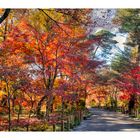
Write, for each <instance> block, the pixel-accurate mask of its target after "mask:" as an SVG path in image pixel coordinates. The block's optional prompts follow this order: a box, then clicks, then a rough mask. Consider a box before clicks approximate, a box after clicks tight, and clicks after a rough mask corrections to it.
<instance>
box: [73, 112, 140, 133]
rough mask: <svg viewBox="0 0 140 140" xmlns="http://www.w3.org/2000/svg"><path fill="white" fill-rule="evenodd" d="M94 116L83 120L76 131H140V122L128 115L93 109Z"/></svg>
mask: <svg viewBox="0 0 140 140" xmlns="http://www.w3.org/2000/svg"><path fill="white" fill-rule="evenodd" d="M90 111H91V112H92V113H93V115H92V116H91V117H90V118H88V119H87V120H83V121H82V122H81V124H80V125H79V126H77V127H76V128H75V129H74V131H140V121H134V120H131V118H129V117H128V116H127V115H124V114H121V113H116V112H110V111H106V110H103V109H91V110H90Z"/></svg>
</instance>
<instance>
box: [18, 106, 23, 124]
mask: <svg viewBox="0 0 140 140" xmlns="http://www.w3.org/2000/svg"><path fill="white" fill-rule="evenodd" d="M21 110H22V106H21V105H20V104H19V109H18V116H17V122H19V119H20V114H21Z"/></svg>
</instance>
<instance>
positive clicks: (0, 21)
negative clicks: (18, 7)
mask: <svg viewBox="0 0 140 140" xmlns="http://www.w3.org/2000/svg"><path fill="white" fill-rule="evenodd" d="M10 11H11V9H5V12H4V14H3V15H2V16H1V17H0V24H1V23H2V22H3V21H4V20H5V19H6V18H7V17H8V15H9V13H10Z"/></svg>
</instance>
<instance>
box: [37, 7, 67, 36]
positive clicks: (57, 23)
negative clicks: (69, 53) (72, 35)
mask: <svg viewBox="0 0 140 140" xmlns="http://www.w3.org/2000/svg"><path fill="white" fill-rule="evenodd" d="M39 10H40V11H41V12H43V13H44V14H45V15H46V16H47V17H48V18H50V19H51V20H52V21H53V22H54V23H55V24H56V25H57V26H58V27H59V28H60V29H61V30H62V31H64V32H65V34H66V35H68V36H69V34H68V33H67V32H66V31H65V30H64V29H63V28H62V27H61V26H60V25H59V24H60V23H59V22H58V21H56V20H55V19H53V18H52V17H50V16H49V15H48V14H47V13H46V12H45V11H44V10H42V9H39Z"/></svg>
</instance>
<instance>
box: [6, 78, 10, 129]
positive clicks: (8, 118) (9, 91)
mask: <svg viewBox="0 0 140 140" xmlns="http://www.w3.org/2000/svg"><path fill="white" fill-rule="evenodd" d="M6 87H7V91H8V131H11V104H10V102H11V99H10V98H11V97H10V91H9V86H8V82H7V81H6Z"/></svg>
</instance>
